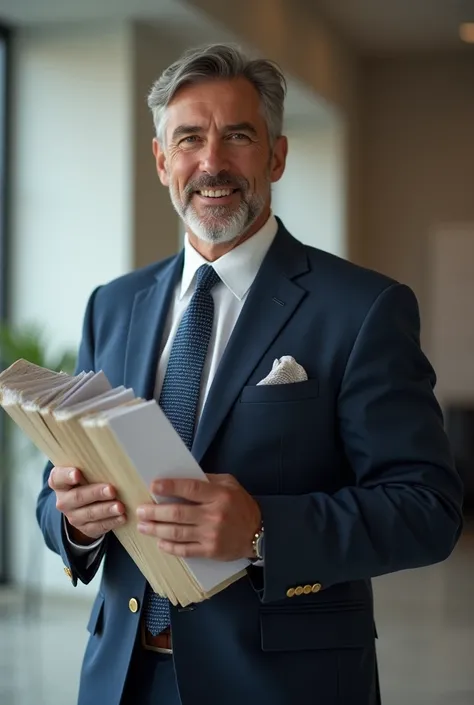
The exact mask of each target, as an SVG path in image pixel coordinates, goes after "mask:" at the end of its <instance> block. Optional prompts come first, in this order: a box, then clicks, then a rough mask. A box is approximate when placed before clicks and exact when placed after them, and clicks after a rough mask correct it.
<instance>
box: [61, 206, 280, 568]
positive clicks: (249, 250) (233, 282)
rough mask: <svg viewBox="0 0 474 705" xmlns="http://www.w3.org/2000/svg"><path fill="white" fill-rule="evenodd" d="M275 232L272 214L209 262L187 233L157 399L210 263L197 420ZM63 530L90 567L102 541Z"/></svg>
mask: <svg viewBox="0 0 474 705" xmlns="http://www.w3.org/2000/svg"><path fill="white" fill-rule="evenodd" d="M277 230H278V223H277V221H276V219H275V217H274V215H273V214H272V215H270V217H269V218H268V220H267V222H266V223H265V225H264V226H263V227H262V228H261V229H260V230H259V231H258V232H256V233H255V235H253V236H252V237H250V238H249V239H248V240H246V241H245V242H243V243H242V244H241V245H239V246H238V247H235V248H234V249H233V250H230V252H227V253H226V254H225V255H222V257H219V259H217V260H215V261H214V262H212V263H209V262H208V261H207V260H206V259H204V257H202V255H200V254H199V252H197V250H195V249H194V247H193V246H192V245H191V243H190V242H189V238H188V235H187V234H186V236H185V242H184V266H183V273H182V276H181V280H180V281H179V282H178V284H177V285H176V289H175V292H174V298H173V299H172V302H171V306H170V309H169V312H168V317H167V321H166V325H165V329H164V332H163V339H162V343H161V350H160V356H159V362H158V370H157V375H156V385H155V394H154V396H155V399H157V400H158V399H159V397H160V392H161V387H162V385H163V380H164V377H165V372H166V368H167V365H168V360H169V357H170V352H171V347H172V345H173V341H174V338H175V335H176V331H177V330H178V326H179V324H180V322H181V318H182V316H183V314H184V312H185V310H186V308H187V307H188V304H189V302H190V300H191V297H192V295H193V294H194V290H195V286H196V272H197V270H198V269H199V267H201V266H202V265H203V264H211V266H212V267H214V269H215V271H216V272H217V274H218V275H219V277H220V280H221V281H220V282H218V283H217V284H216V285H215V287H214V288H213V289H212V298H213V300H214V321H213V325H212V333H211V339H210V341H209V348H208V351H207V356H206V360H205V363H204V369H203V373H202V376H201V394H200V398H199V406H198V418H197V421H198V420H199V418H200V416H201V413H202V409H203V407H204V403H205V401H206V398H207V395H208V393H209V389H210V387H211V384H212V381H213V379H214V375H215V373H216V370H217V368H218V366H219V362H220V360H221V358H222V355H223V353H224V350H225V348H226V346H227V343H228V342H229V338H230V336H231V333H232V331H233V330H234V326H235V324H236V323H237V319H238V317H239V315H240V313H241V311H242V308H243V306H244V303H245V300H246V298H247V295H248V292H249V290H250V287H251V286H252V284H253V282H254V280H255V277H256V276H257V273H258V270H259V269H260V266H261V264H262V262H263V260H264V258H265V255H266V254H267V252H268V250H269V248H270V245H271V244H272V242H273V240H274V238H275V235H276V233H277ZM65 530H66V536H67V538H68V540H69V542H70V544H71V547H72V548H73V549H74V551H75V552H77V553H78V554H79V553H84V552H86V551H90V552H91V555H90V557H89V560H88V565H90V564H92V562H93V561H94V559H95V557H96V555H97V549H98V547H99V546H100V543H101V541H102V539H98V540H97V541H95V542H94V543H93V544H90V545H88V546H80V545H78V544H76V543H75V542H73V541H71V539H70V537H69V535H68V532H67V526H66V525H65ZM94 549H96V550H94Z"/></svg>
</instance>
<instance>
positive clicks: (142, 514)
mask: <svg viewBox="0 0 474 705" xmlns="http://www.w3.org/2000/svg"><path fill="white" fill-rule="evenodd" d="M137 517H138V518H139V519H145V518H146V511H145V510H144V509H143V507H138V509H137Z"/></svg>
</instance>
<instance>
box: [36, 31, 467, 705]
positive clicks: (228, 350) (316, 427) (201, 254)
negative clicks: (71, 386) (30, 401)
mask: <svg viewBox="0 0 474 705" xmlns="http://www.w3.org/2000/svg"><path fill="white" fill-rule="evenodd" d="M284 95H285V81H284V78H283V76H282V74H281V72H280V71H279V69H278V68H277V67H276V66H275V65H274V64H272V63H271V62H269V61H265V60H252V59H249V58H247V57H245V56H244V55H243V54H242V53H241V52H240V51H238V50H237V49H236V48H234V47H232V46H226V45H214V46H210V47H205V48H203V49H197V50H193V51H191V52H188V53H187V54H186V55H185V56H183V57H182V58H181V59H180V60H179V61H177V62H176V63H175V64H173V65H172V66H170V67H169V68H168V69H167V70H166V71H165V72H164V73H163V75H162V76H161V77H160V78H159V79H158V81H157V82H156V84H155V85H154V87H153V89H152V91H151V94H150V96H149V106H150V108H151V111H152V114H153V119H154V124H155V129H156V138H155V139H154V140H153V154H154V157H155V161H156V168H157V172H158V175H159V178H160V180H161V182H162V184H163V185H164V186H165V187H167V188H168V189H169V192H170V196H171V200H172V202H173V205H174V207H175V209H176V211H177V213H178V214H179V216H180V218H181V219H182V221H183V223H184V225H185V228H186V239H185V245H184V249H183V251H182V252H180V253H179V254H178V255H176V256H175V257H172V258H170V259H168V260H166V261H164V262H158V263H155V264H153V265H151V266H149V267H147V268H145V269H142V270H139V271H135V272H132V273H130V274H128V275H127V276H124V277H121V278H120V279H118V280H115V281H113V282H110V283H109V284H107V285H105V286H102V287H99V288H98V289H97V290H96V291H94V292H93V294H92V295H91V298H90V301H89V304H88V307H87V310H86V314H85V322H84V331H83V340H82V344H81V348H80V354H79V362H78V369H85V370H99V369H103V370H104V371H105V373H106V374H107V376H108V378H109V379H110V381H111V383H112V384H114V385H120V384H126V385H129V386H132V387H133V388H134V390H135V393H136V394H137V395H139V396H143V397H147V398H153V397H154V398H155V399H156V400H157V401H158V402H159V403H160V405H161V407H162V408H163V410H164V412H165V413H166V414H167V416H168V418H169V419H170V421H171V422H172V424H173V425H174V427H175V429H176V431H177V432H178V433H179V435H180V436H181V438H182V439H183V442H184V443H185V444H186V445H187V446H188V448H190V449H191V451H192V453H193V454H194V456H195V457H196V458H197V460H198V462H199V463H200V464H201V467H202V468H203V469H204V471H205V472H206V473H207V474H208V478H209V480H210V482H196V481H187V480H179V481H178V480H164V481H161V482H155V483H153V485H152V488H151V489H152V491H153V492H155V493H156V494H159V495H164V496H169V497H177V498H181V499H185V500H188V502H185V503H183V502H178V503H166V504H160V505H157V504H153V503H150V504H147V505H144V506H142V507H140V508H139V510H138V512H137V515H136V516H130V515H128V514H127V511H126V507H125V506H124V505H123V503H122V502H121V501H120V497H117V494H116V491H115V488H114V487H111V486H109V485H107V484H94V485H88V484H86V483H85V482H84V480H83V478H82V476H81V472H80V470H79V469H77V468H60V467H55V468H52V467H51V465H48V467H47V468H46V471H45V478H44V488H43V490H42V492H41V494H40V496H39V499H38V509H37V515H38V520H39V524H40V526H41V529H42V531H43V533H44V536H45V540H46V543H47V544H48V546H49V547H50V548H51V549H52V550H54V551H56V552H57V553H60V554H61V556H62V558H63V561H64V563H65V565H66V572H67V573H68V574H69V575H70V576H71V578H72V582H73V584H74V585H75V584H76V583H77V581H78V580H81V581H83V582H84V583H88V582H89V581H90V580H91V579H92V578H93V577H94V575H95V574H96V572H97V570H98V568H99V565H100V564H101V562H102V561H103V573H102V579H101V584H100V589H99V592H98V595H97V598H96V601H95V603H94V607H93V610H92V614H91V617H90V620H89V624H88V629H89V631H90V639H89V642H88V646H87V651H86V654H85V658H84V665H83V669H82V674H81V687H80V694H79V705H97V703H104V704H106V705H223V704H224V703H225V704H226V705H242V703H256V704H257V703H258V704H259V705H294V704H295V703H296V702H299V701H300V700H304V701H305V702H310V703H318V705H336V703H337V704H339V705H361V704H362V703H363V704H364V705H376V704H377V703H379V702H380V694H379V687H378V678H377V664H376V654H375V628H374V615H373V601H372V590H371V582H370V581H371V578H373V577H374V576H378V575H381V574H384V573H390V572H395V571H399V570H403V569H407V568H416V567H418V566H424V565H428V564H431V563H435V562H438V561H441V560H444V559H445V558H447V557H448V556H449V555H450V553H451V551H452V549H453V547H454V546H455V544H456V541H457V538H458V536H459V533H460V529H461V500H462V492H461V486H460V482H459V479H458V477H457V475H456V473H455V471H454V468H453V462H452V458H451V453H450V450H449V447H448V442H447V439H446V435H445V433H444V430H443V423H442V417H441V412H440V409H439V407H438V404H437V402H436V400H435V397H434V394H433V385H434V381H435V376H434V372H433V370H432V368H431V366H430V364H429V362H428V361H427V359H426V357H425V356H424V354H423V353H422V351H421V349H420V344H419V318H418V308H417V303H416V299H415V297H414V295H413V293H412V292H411V291H410V290H409V289H408V288H407V287H406V286H403V285H400V284H398V283H397V282H395V281H393V280H391V279H388V278H387V277H384V276H382V275H380V274H377V273H375V272H370V271H367V270H363V269H360V268H358V267H356V266H354V265H352V264H351V263H349V262H346V261H343V260H342V259H338V258H336V257H334V256H331V255H329V254H327V253H324V252H321V251H319V250H316V249H313V248H310V247H306V246H304V245H302V244H301V243H300V242H299V241H298V240H297V239H296V238H294V237H293V236H292V235H290V233H289V232H288V231H287V230H286V229H285V227H284V225H283V223H282V222H281V221H280V220H279V219H278V218H276V217H275V216H274V215H273V213H272V211H271V185H272V183H274V182H276V181H278V179H280V178H281V176H282V174H283V172H284V168H285V159H286V154H287V141H286V139H285V137H284V136H283V134H282V123H283V102H284ZM295 207H297V204H295ZM315 217H317V214H315ZM307 227H308V228H309V229H310V228H311V223H310V222H308V224H307ZM295 235H296V236H298V235H301V233H295ZM157 237H159V224H157ZM165 453H166V448H163V454H165ZM155 462H156V466H157V468H158V467H159V463H160V458H159V457H157V458H156V460H155ZM125 521H129V522H137V523H138V527H139V530H140V531H141V532H142V533H143V534H145V535H148V536H150V537H152V538H153V539H154V540H156V543H157V547H158V546H159V547H160V549H161V550H164V551H166V552H168V553H171V554H174V555H177V556H184V557H206V558H212V559H214V560H217V561H227V560H232V559H237V558H244V557H245V558H248V559H250V561H251V564H250V565H249V568H248V571H247V575H246V576H245V577H244V578H242V579H241V580H239V581H238V582H236V583H235V584H233V585H232V586H230V587H228V588H227V589H226V590H224V591H222V592H221V593H219V594H218V595H216V596H215V597H213V598H212V599H210V600H207V601H205V602H203V603H201V604H199V605H192V606H191V607H190V608H186V609H177V608H174V607H172V606H170V605H169V603H168V602H167V601H166V600H165V599H163V598H160V597H158V596H157V595H155V594H154V593H153V592H152V591H151V590H150V588H149V586H148V585H147V584H146V582H145V579H144V578H143V576H142V574H141V573H140V571H139V570H138V568H137V567H136V566H135V565H134V563H133V562H132V561H131V559H130V558H129V557H128V555H127V554H126V552H125V551H124V550H123V548H122V546H121V545H120V543H119V542H118V541H117V539H116V538H115V535H114V533H113V531H112V530H113V529H114V528H115V527H117V526H118V525H120V524H123V523H124V522H125ZM66 639H67V635H66Z"/></svg>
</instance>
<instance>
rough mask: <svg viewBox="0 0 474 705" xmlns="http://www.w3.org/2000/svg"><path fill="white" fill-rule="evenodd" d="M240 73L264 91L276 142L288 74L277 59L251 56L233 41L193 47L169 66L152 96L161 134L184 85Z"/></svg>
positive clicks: (271, 135) (271, 137) (271, 134)
mask: <svg viewBox="0 0 474 705" xmlns="http://www.w3.org/2000/svg"><path fill="white" fill-rule="evenodd" d="M240 77H242V78H246V79H247V80H248V81H250V83H252V84H253V85H254V86H255V88H256V90H257V92H258V94H259V95H260V99H261V103H262V111H263V116H264V117H265V120H266V122H267V128H268V136H269V140H270V144H271V145H272V146H273V144H274V143H275V140H276V139H277V137H279V136H280V135H281V134H282V131H283V104H284V101H285V95H286V80H285V77H284V75H283V73H282V71H281V70H280V68H279V67H278V66H277V64H275V63H274V62H273V61H269V60H267V59H250V58H249V57H248V56H246V55H245V54H244V53H243V52H242V51H241V50H240V49H239V48H238V47H237V46H234V45H233V44H210V45H207V46H204V47H198V48H195V49H190V50H188V51H187V52H185V53H184V54H183V56H182V57H181V58H180V59H178V61H176V62H175V63H173V64H171V66H169V67H168V68H167V69H165V71H164V72H163V73H162V74H161V76H160V78H159V79H158V80H157V81H156V82H155V83H154V85H153V87H152V89H151V91H150V94H149V96H148V107H149V108H150V110H151V112H152V114H153V122H154V124H155V130H156V135H157V138H158V139H159V140H160V141H162V140H163V137H164V122H165V114H166V108H167V106H168V105H169V103H170V102H171V100H172V99H173V97H174V96H175V94H176V93H177V91H178V90H179V89H180V88H181V87H182V86H185V85H189V84H192V83H200V82H204V81H208V80H219V79H220V80H231V79H233V78H240Z"/></svg>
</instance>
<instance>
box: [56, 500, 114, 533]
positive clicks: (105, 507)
mask: <svg viewBox="0 0 474 705" xmlns="http://www.w3.org/2000/svg"><path fill="white" fill-rule="evenodd" d="M124 514H125V507H124V505H123V504H122V502H115V501H112V502H96V503H95V504H88V505H87V506H84V507H80V508H79V509H75V510H73V511H71V512H68V521H69V523H70V524H72V525H73V526H75V527H77V528H79V529H81V527H82V526H86V525H87V524H91V523H94V522H103V521H108V520H110V519H111V518H113V517H116V516H122V515H124ZM81 531H82V529H81Z"/></svg>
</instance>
